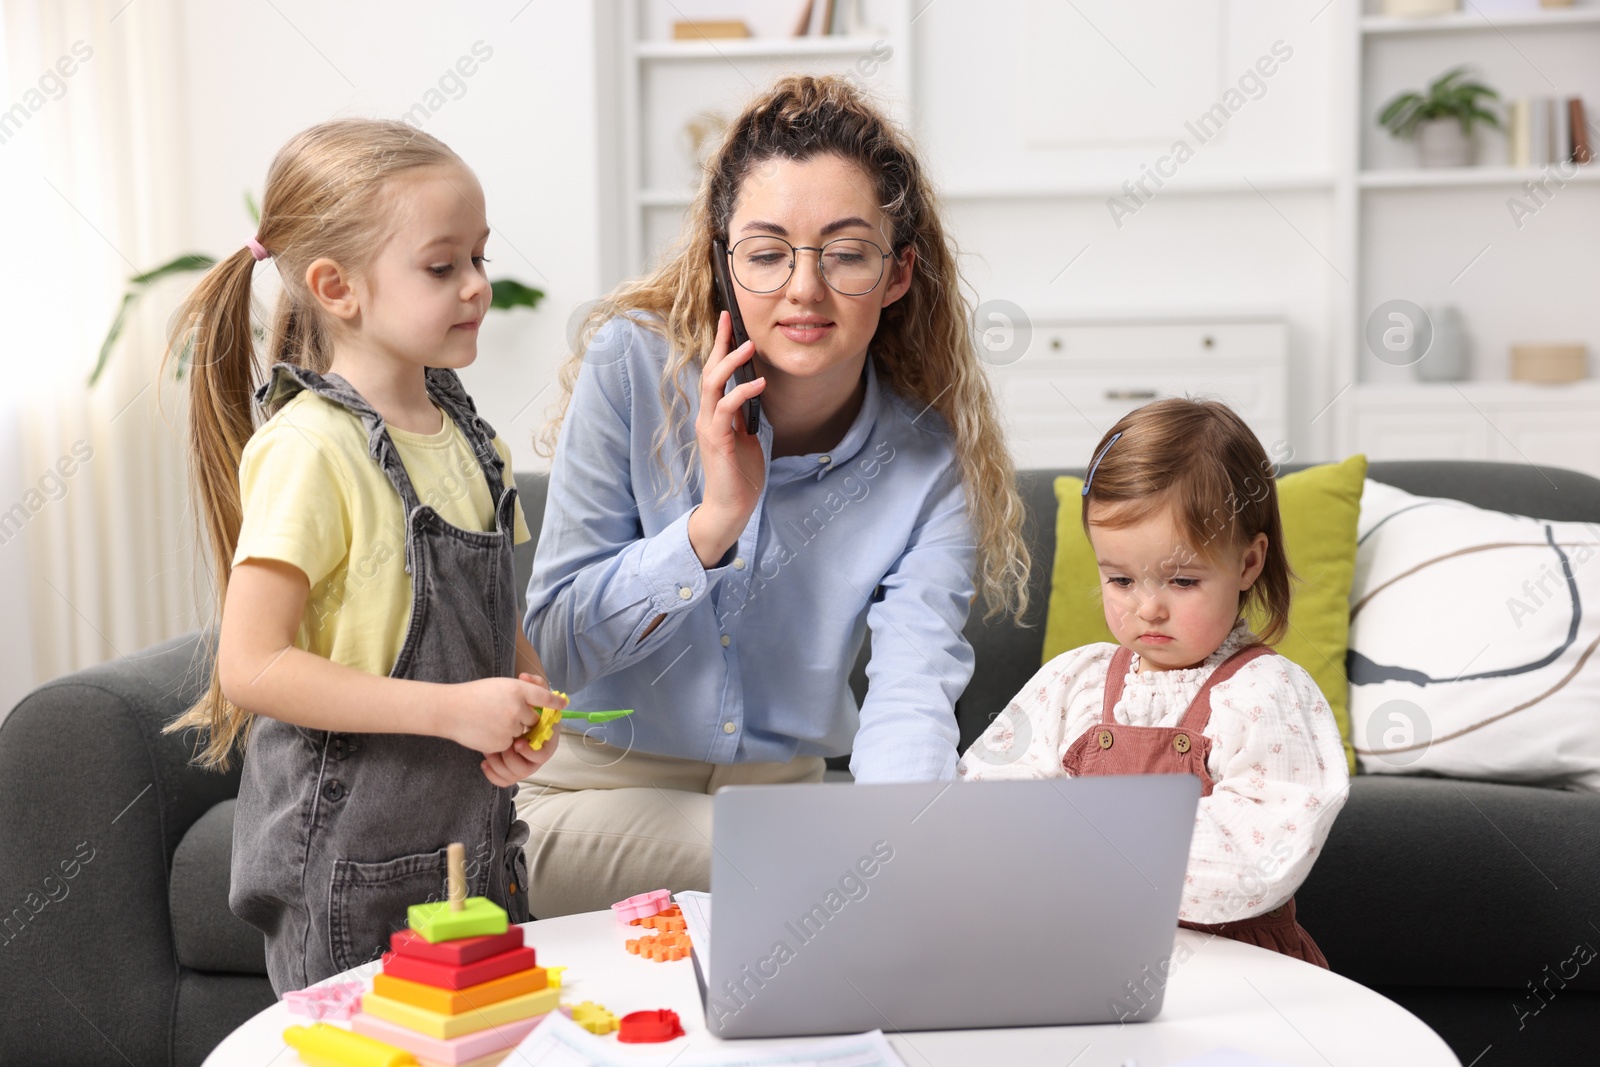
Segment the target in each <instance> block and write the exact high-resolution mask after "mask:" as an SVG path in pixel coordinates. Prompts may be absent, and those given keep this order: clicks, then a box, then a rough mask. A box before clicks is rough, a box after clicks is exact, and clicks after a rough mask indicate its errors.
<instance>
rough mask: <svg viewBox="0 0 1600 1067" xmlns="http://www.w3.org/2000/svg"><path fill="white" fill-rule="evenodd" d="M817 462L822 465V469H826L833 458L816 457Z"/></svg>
mask: <svg viewBox="0 0 1600 1067" xmlns="http://www.w3.org/2000/svg"><path fill="white" fill-rule="evenodd" d="M817 462H818V463H820V464H822V465H823V466H824V467H826V466H827V465H828V464H830V463H832V462H833V457H832V456H818V457H817Z"/></svg>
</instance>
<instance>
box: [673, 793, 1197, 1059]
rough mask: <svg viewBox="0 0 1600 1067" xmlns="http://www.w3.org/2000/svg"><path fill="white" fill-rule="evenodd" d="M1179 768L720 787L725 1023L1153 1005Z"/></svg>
mask: <svg viewBox="0 0 1600 1067" xmlns="http://www.w3.org/2000/svg"><path fill="white" fill-rule="evenodd" d="M1199 796H1200V781H1199V779H1197V778H1195V777H1194V776H1193V775H1190V774H1164V775H1130V776H1116V777H1095V778H1056V779H1050V780H1047V781H1032V782H961V783H949V784H945V783H933V784H919V785H848V784H821V785H775V786H733V787H729V788H726V789H723V790H722V791H720V792H718V793H717V795H716V797H715V798H714V799H713V813H714V814H713V819H714V821H713V843H714V845H715V848H714V850H713V858H712V863H711V899H712V903H713V906H712V909H711V938H710V941H711V944H710V953H709V956H710V958H709V960H707V959H704V958H701V956H700V955H699V953H698V952H697V953H696V956H695V966H696V977H697V978H699V979H700V983H701V992H702V995H703V998H704V1001H705V1009H706V1025H707V1026H708V1027H709V1028H710V1030H711V1032H712V1033H713V1034H716V1035H718V1036H719V1037H787V1036H798V1035H802V1034H829V1033H852V1032H859V1031H862V1030H873V1029H883V1030H886V1031H891V1032H892V1031H896V1030H941V1029H965V1028H974V1027H989V1026H1031V1025H1053V1024H1061V1023H1104V1022H1117V1021H1126V1022H1134V1021H1139V1022H1143V1021H1147V1020H1149V1019H1152V1018H1154V1017H1155V1016H1156V1015H1157V1014H1158V1013H1159V1012H1160V1011H1161V1003H1162V998H1163V994H1164V993H1165V988H1166V980H1167V977H1168V976H1169V974H1170V970H1171V966H1172V954H1173V939H1174V935H1175V933H1176V930H1177V921H1178V902H1179V895H1180V892H1181V890H1182V886H1183V874H1184V868H1185V865H1186V863H1187V861H1188V856H1189V839H1190V835H1191V833H1192V831H1193V829H1194V816H1195V806H1196V804H1197V803H1198V801H1199Z"/></svg>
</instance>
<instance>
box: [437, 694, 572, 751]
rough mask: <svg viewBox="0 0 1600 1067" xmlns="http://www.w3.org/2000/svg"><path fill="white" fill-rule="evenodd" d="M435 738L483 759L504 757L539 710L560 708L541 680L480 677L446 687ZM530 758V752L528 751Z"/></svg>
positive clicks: (561, 701)
mask: <svg viewBox="0 0 1600 1067" xmlns="http://www.w3.org/2000/svg"><path fill="white" fill-rule="evenodd" d="M445 693H446V694H448V695H447V696H446V698H445V701H444V707H443V708H442V709H441V719H442V721H441V723H440V728H439V731H438V732H439V736H440V737H446V738H449V739H450V740H452V741H454V742H456V743H457V744H458V745H462V746H464V747H466V748H470V749H474V750H476V751H478V752H482V753H483V754H484V755H485V756H489V755H500V754H504V753H505V752H506V751H507V750H509V749H511V747H512V744H513V742H515V741H516V740H517V739H518V738H521V737H524V736H525V735H526V734H527V733H528V731H529V730H531V729H533V727H534V724H535V723H537V722H538V721H539V709H540V708H541V707H544V708H564V707H566V706H567V702H566V698H564V697H561V696H558V695H556V694H555V693H552V692H551V691H550V690H549V689H548V688H547V687H546V684H545V680H544V679H543V678H539V677H536V676H534V675H528V674H525V675H523V676H522V677H520V678H483V679H480V680H479V681H476V682H463V683H461V684H459V685H452V686H447V687H446V688H445ZM529 753H530V755H531V754H532V750H531V749H530V750H529Z"/></svg>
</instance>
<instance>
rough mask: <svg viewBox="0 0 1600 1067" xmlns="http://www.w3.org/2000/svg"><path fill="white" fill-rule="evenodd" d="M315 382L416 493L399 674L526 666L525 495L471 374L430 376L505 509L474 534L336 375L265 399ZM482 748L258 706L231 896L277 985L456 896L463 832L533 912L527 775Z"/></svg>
mask: <svg viewBox="0 0 1600 1067" xmlns="http://www.w3.org/2000/svg"><path fill="white" fill-rule="evenodd" d="M301 389H308V390H310V391H311V392H313V393H315V394H316V395H317V396H320V397H322V398H324V399H326V400H329V401H332V402H333V403H336V404H339V405H341V406H342V407H344V408H346V409H348V410H349V411H350V412H352V413H353V414H355V415H356V416H357V417H358V418H360V419H361V421H362V423H363V425H364V426H365V427H366V430H367V439H368V447H369V452H370V454H371V456H372V460H373V462H375V463H376V464H377V465H378V466H379V468H380V469H381V470H382V471H383V472H384V474H385V475H387V476H388V478H389V481H390V483H391V484H393V486H394V489H395V492H396V493H398V494H399V495H400V500H401V502H402V503H403V505H404V510H405V559H406V570H407V572H409V573H410V575H411V619H410V622H409V624H408V625H407V628H406V635H405V640H404V642H403V643H402V645H401V648H400V654H399V656H398V657H397V658H396V660H395V663H394V667H393V669H391V670H390V671H389V677H391V678H409V679H414V680H418V681H425V682H445V683H450V682H468V681H474V680H476V679H479V678H490V677H511V676H512V675H513V674H514V673H515V666H516V634H517V609H516V604H517V601H516V588H515V576H514V573H513V569H512V547H513V542H514V540H515V533H514V531H515V529H516V527H515V524H514V516H515V508H516V506H517V502H516V490H515V489H513V488H510V487H508V486H506V485H505V484H504V477H505V475H504V466H505V465H504V463H503V462H502V461H501V459H500V456H499V453H497V452H496V451H495V449H494V445H493V444H492V443H491V442H492V441H493V439H494V430H493V429H491V428H490V427H489V425H488V424H487V423H485V422H484V421H483V420H482V419H480V418H479V417H478V414H477V410H476V408H475V407H474V406H473V403H472V399H471V398H470V397H468V396H467V394H466V391H465V390H464V389H462V387H461V381H460V379H459V378H457V377H456V375H455V372H453V371H450V370H442V369H429V370H428V371H427V389H428V394H429V396H430V397H432V399H433V401H434V402H435V403H436V404H438V405H439V407H441V408H442V409H444V412H445V414H446V415H447V416H448V417H449V418H450V419H452V420H453V421H454V422H455V424H456V425H457V426H459V427H460V428H461V432H462V434H463V435H465V437H466V439H467V442H468V443H469V444H470V445H471V447H472V450H473V452H474V453H475V454H476V455H477V458H478V462H479V464H480V466H481V467H482V469H483V476H484V478H485V479H487V481H488V483H489V496H490V499H492V500H494V501H495V509H494V515H495V519H494V529H493V530H492V531H490V532H487V533H484V532H480V531H474V530H462V529H458V528H457V527H455V526H452V525H450V524H449V523H447V522H445V521H444V520H443V519H442V518H440V516H439V514H438V512H437V511H435V510H434V509H433V508H432V507H429V506H428V505H426V504H424V503H422V502H421V501H420V500H419V499H418V498H417V493H416V490H415V489H414V488H413V487H412V485H411V479H410V478H409V477H407V475H406V470H405V466H404V464H402V463H401V460H400V454H399V452H398V450H397V449H396V448H395V445H394V441H393V440H392V439H391V438H390V436H389V432H388V430H387V428H386V427H385V426H384V422H383V419H382V417H381V416H379V414H378V413H377V412H376V411H374V410H373V408H372V406H371V405H370V404H368V403H367V402H366V401H365V400H363V399H362V398H361V395H360V394H359V393H357V392H356V391H355V389H353V388H352V387H351V386H350V384H349V383H348V382H346V381H345V380H344V379H343V378H340V377H339V376H338V375H334V374H329V375H320V374H317V373H315V372H313V371H309V370H305V369H303V368H300V367H294V366H291V365H289V364H285V363H279V364H275V365H274V366H273V368H272V371H271V374H270V375H269V377H268V380H267V382H266V384H265V385H263V386H262V387H261V389H260V390H259V391H258V392H257V394H256V399H257V401H258V402H260V403H262V404H264V405H266V406H267V407H269V408H272V409H275V408H276V407H277V405H279V404H280V403H282V402H283V401H285V400H287V399H288V398H290V397H291V396H293V395H294V394H295V393H297V392H299V391H300V390H301ZM396 532H397V533H398V531H396ZM482 758H483V757H482V755H481V754H480V753H477V752H474V751H472V750H470V749H468V748H465V747H463V746H462V745H459V744H457V743H455V742H454V741H448V740H445V739H444V738H440V737H423V736H419V735H414V734H340V733H332V732H329V731H326V730H309V729H304V728H302V727H298V726H291V725H289V724H287V723H284V722H281V721H279V720H277V719H273V718H269V717H267V716H265V715H262V716H257V717H256V718H255V720H254V722H253V724H252V727H251V731H250V740H249V744H248V746H247V747H246V750H245V759H244V767H243V771H242V776H241V779H240V783H239V799H238V804H237V807H236V809H235V814H234V828H233V871H232V884H231V887H230V890H229V893H228V905H229V907H230V908H231V909H232V910H233V912H234V914H236V915H238V916H239V917H240V918H242V919H244V920H245V921H246V922H248V923H250V924H251V925H252V926H255V927H256V928H258V929H260V930H261V931H262V932H263V933H264V934H265V935H266V941H267V974H268V976H269V977H270V978H271V980H272V988H273V991H274V992H276V993H277V994H278V995H279V996H281V995H283V993H285V992H287V991H288V990H291V989H302V988H304V987H306V986H308V985H311V984H313V983H315V982H318V981H321V980H322V979H324V978H327V977H329V976H330V975H333V974H337V973H338V972H340V971H344V970H348V969H349V968H351V967H356V966H359V965H361V964H363V963H367V962H369V961H371V960H374V959H376V958H378V956H379V955H380V954H381V953H382V952H383V951H384V950H385V949H387V948H388V944H389V935H390V934H391V933H392V932H394V931H396V930H399V929H401V928H403V927H404V926H405V923H406V908H407V907H408V906H409V905H412V904H419V903H422V902H424V901H430V900H441V899H444V898H445V894H446V886H445V880H446V858H445V857H446V847H447V846H448V845H449V844H450V842H452V841H460V842H462V843H463V844H464V845H465V846H466V849H467V891H468V893H469V894H470V895H473V896H483V897H488V898H489V899H490V900H492V901H494V902H495V903H496V904H498V905H500V906H501V907H502V908H504V909H505V910H506V912H507V913H508V915H509V917H510V919H511V921H512V922H514V923H515V922H526V921H527V920H528V886H527V867H526V860H525V859H524V856H523V851H522V848H523V845H524V843H525V842H526V841H527V838H528V827H527V824H526V823H524V822H522V821H520V820H518V819H517V817H516V812H515V810H514V808H513V806H512V799H511V798H512V797H513V796H514V795H515V793H516V787H515V786H512V787H509V788H499V787H497V786H495V785H494V784H493V783H491V782H490V781H489V780H488V779H487V778H485V777H484V774H483V771H482V769H481V768H480V767H479V763H480V761H481V760H482Z"/></svg>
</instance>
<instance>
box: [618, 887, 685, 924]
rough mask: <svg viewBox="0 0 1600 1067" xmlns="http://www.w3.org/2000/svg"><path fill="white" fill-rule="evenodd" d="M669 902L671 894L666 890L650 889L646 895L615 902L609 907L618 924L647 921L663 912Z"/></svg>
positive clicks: (641, 894)
mask: <svg viewBox="0 0 1600 1067" xmlns="http://www.w3.org/2000/svg"><path fill="white" fill-rule="evenodd" d="M671 900H672V894H671V892H669V891H668V890H665V889H652V890H651V891H650V892H648V893H640V894H638V895H637V896H631V897H629V898H628V899H627V900H619V901H617V902H616V903H615V904H613V905H611V914H613V915H615V916H616V917H617V921H618V922H619V923H631V922H633V920H635V919H648V918H649V917H650V916H652V915H656V914H658V913H660V912H662V911H665V910H666V909H667V906H668V904H669V903H670V902H671Z"/></svg>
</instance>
